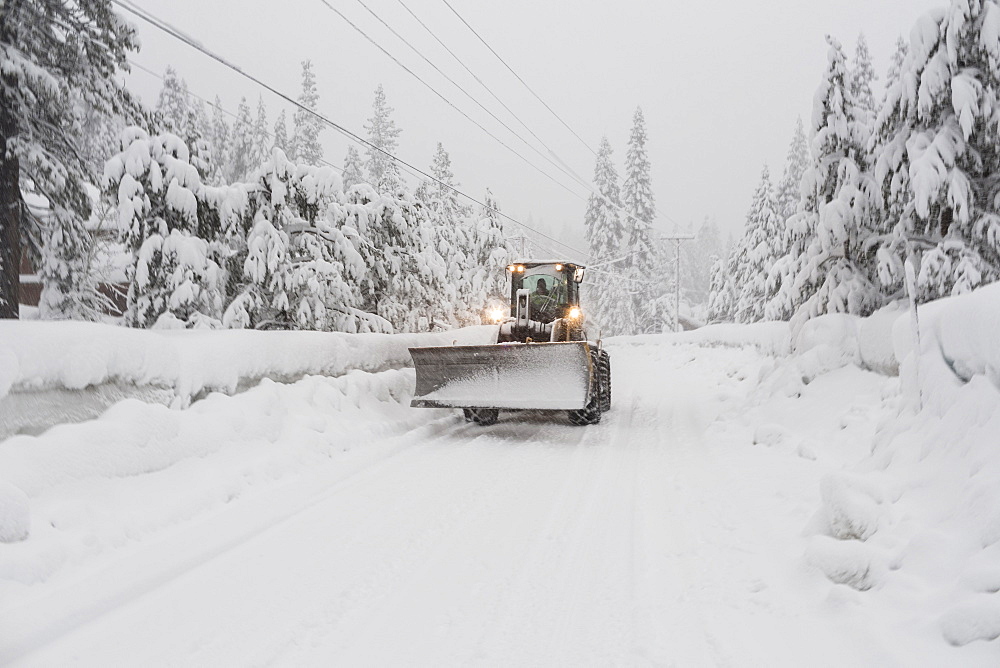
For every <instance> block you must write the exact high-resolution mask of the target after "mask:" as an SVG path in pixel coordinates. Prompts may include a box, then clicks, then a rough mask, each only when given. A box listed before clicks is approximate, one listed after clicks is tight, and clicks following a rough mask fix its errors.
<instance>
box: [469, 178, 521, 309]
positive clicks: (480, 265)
mask: <svg viewBox="0 0 1000 668" xmlns="http://www.w3.org/2000/svg"><path fill="white" fill-rule="evenodd" d="M483 204H484V206H483V208H482V211H481V212H480V215H479V224H478V227H477V230H476V256H475V263H474V266H475V267H476V270H477V274H478V276H479V280H477V281H476V283H477V285H478V286H479V296H478V299H477V300H476V303H477V304H481V305H482V306H483V307H485V308H486V309H489V308H491V307H500V308H501V309H503V310H504V312H506V307H507V306H508V301H509V296H510V295H509V292H508V288H507V265H508V264H510V262H511V260H513V256H512V253H511V252H510V249H508V248H507V240H506V238H505V237H504V234H503V220H502V219H501V218H500V203H499V202H498V201H497V199H496V197H494V196H493V192H492V191H490V189H489V188H487V189H486V194H485V196H484V197H483Z"/></svg>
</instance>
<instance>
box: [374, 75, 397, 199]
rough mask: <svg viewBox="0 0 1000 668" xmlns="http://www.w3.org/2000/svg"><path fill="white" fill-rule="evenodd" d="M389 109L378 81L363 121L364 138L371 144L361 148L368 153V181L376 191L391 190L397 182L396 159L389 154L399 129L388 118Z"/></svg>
mask: <svg viewBox="0 0 1000 668" xmlns="http://www.w3.org/2000/svg"><path fill="white" fill-rule="evenodd" d="M392 111H393V109H392V107H390V106H389V104H388V103H387V102H386V100H385V91H383V90H382V84H379V86H378V88H376V89H375V102H374V103H373V104H372V116H371V118H369V119H368V122H367V123H365V130H366V131H367V132H368V141H369V142H370V143H371V144H372V145H373V146H374V147H375V148H372V147H371V146H369V147H366V148H365V153H366V154H367V156H368V161H367V162H366V163H365V167H366V168H367V170H368V182H369V183H371V184H372V187H374V188H375V190H377V191H378V192H380V193H393V192H395V191H396V190H397V189H398V188H399V186H400V184H401V181H400V177H399V168H398V167H397V165H396V161H395V160H393V159H392V158H390V157H389V155H395V154H396V149H397V148H398V141H397V140H398V138H399V132H400V130H399V128H397V127H396V122H395V121H394V120H392V118H391V114H392ZM378 149H381V150H378ZM386 154H389V155H386Z"/></svg>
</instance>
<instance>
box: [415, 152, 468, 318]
mask: <svg viewBox="0 0 1000 668" xmlns="http://www.w3.org/2000/svg"><path fill="white" fill-rule="evenodd" d="M430 173H431V176H433V177H434V179H435V180H434V181H429V182H428V183H427V187H426V194H423V195H422V197H425V198H426V207H427V212H428V213H427V219H428V222H429V223H430V225H431V227H432V229H433V235H434V236H433V238H434V248H435V250H436V251H437V253H438V255H440V256H441V258H442V259H443V260H444V264H445V273H444V276H443V281H442V282H441V283H440V284H438V285H431V286H428V287H430V289H431V291H432V294H436V295H438V296H439V299H440V307H439V310H438V311H437V312H436V313H435V314H434V315H435V317H441V318H443V319H444V321H445V322H446V323H447V324H449V325H469V324H472V323H476V324H478V322H479V314H480V311H481V310H482V307H483V304H482V303H475V304H473V302H474V301H477V300H478V295H479V292H480V287H481V286H479V285H477V284H476V277H477V275H478V271H477V269H478V268H477V267H476V266H475V261H476V257H475V248H474V244H475V228H474V227H473V226H472V225H471V224H470V222H469V221H468V217H469V211H468V210H467V207H465V206H463V205H462V203H461V202H459V200H458V192H457V188H458V186H459V184H458V182H457V181H456V180H455V174H454V172H452V170H451V157H450V156H449V155H448V152H447V151H446V150H445V149H444V146H443V145H442V144H441V143H440V142H438V145H437V149H436V150H435V152H434V158H433V160H432V161H431V168H430Z"/></svg>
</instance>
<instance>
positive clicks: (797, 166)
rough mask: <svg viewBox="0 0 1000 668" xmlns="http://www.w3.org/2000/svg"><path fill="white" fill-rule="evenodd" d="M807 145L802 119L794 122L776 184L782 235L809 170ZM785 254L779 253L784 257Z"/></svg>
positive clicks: (796, 205) (799, 197) (796, 203)
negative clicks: (781, 170) (804, 175)
mask: <svg viewBox="0 0 1000 668" xmlns="http://www.w3.org/2000/svg"><path fill="white" fill-rule="evenodd" d="M809 160H810V159H809V143H808V142H807V141H806V133H805V129H804V128H803V126H802V119H801V118H798V119H796V122H795V134H794V135H792V141H791V143H790V144H789V145H788V157H787V158H786V159H785V171H784V172H783V173H782V175H781V181H780V182H779V183H778V188H777V192H776V193H775V200H776V203H777V206H778V219H779V220H780V221H781V229H782V234H784V229H785V226H786V224H787V221H788V219H789V218H791V217H792V215H794V214H795V212H796V209H798V206H799V200H800V199H801V198H802V195H801V191H800V188H801V184H802V175H803V174H805V172H806V169H808V168H809ZM784 254H785V253H781V255H784Z"/></svg>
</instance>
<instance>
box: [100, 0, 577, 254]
mask: <svg viewBox="0 0 1000 668" xmlns="http://www.w3.org/2000/svg"><path fill="white" fill-rule="evenodd" d="M111 2H112V3H114V4H115V5H117V6H118V7H120V8H121V9H124V10H125V11H127V12H129V13H130V14H133V15H134V16H136V17H138V18H139V19H141V20H143V21H145V22H146V23H149V24H150V25H151V26H153V27H154V28H156V29H158V30H160V31H162V32H164V33H166V34H167V35H170V36H171V37H173V38H174V39H177V40H178V41H181V42H183V43H184V44H186V45H188V46H189V47H191V48H192V49H194V50H196V51H198V52H200V53H202V54H203V55H205V56H207V57H209V58H211V59H212V60H214V61H215V62H217V63H219V64H220V65H222V66H223V67H225V68H227V69H229V70H232V71H233V72H235V73H237V74H239V75H240V76H242V77H244V78H245V79H247V80H249V81H251V82H253V83H255V84H256V85H258V86H260V87H261V88H263V89H264V90H267V91H268V92H270V93H272V94H273V95H276V96H277V97H279V98H281V99H282V100H285V101H286V102H288V103H289V104H292V105H294V106H295V107H297V108H299V109H301V110H302V111H304V112H306V113H308V114H310V115H311V116H313V117H314V118H316V119H318V120H319V121H320V122H322V123H325V124H327V125H329V126H330V127H332V128H333V129H335V130H337V131H338V132H340V133H341V134H343V135H344V136H345V137H347V138H348V139H350V140H352V141H354V142H356V143H358V144H360V145H362V146H366V147H368V148H371V149H372V150H374V151H378V152H379V153H381V154H383V155H385V156H386V157H387V158H389V159H390V160H393V161H395V162H397V163H399V164H400V165H403V166H404V167H407V168H409V170H411V173H414V174H415V175H416V174H419V175H420V176H422V177H424V178H426V179H428V180H430V181H433V182H434V183H437V184H439V185H441V186H443V187H444V188H447V189H448V190H451V191H452V192H454V193H455V194H456V195H458V196H460V197H463V198H465V199H466V200H468V201H470V202H473V203H474V204H478V205H479V206H481V207H483V208H484V209H486V210H487V211H493V212H494V213H496V214H497V215H498V216H500V217H502V218H504V219H505V220H509V221H510V222H512V223H514V224H515V225H518V226H520V227H522V228H524V229H526V230H530V231H532V232H534V233H535V234H537V235H539V236H541V237H543V238H545V239H548V240H549V241H552V242H553V243H555V244H557V245H559V246H561V247H563V248H565V249H566V250H568V251H571V252H573V253H577V254H578V255H580V256H582V257H590V254H589V253H584V252H583V251H580V250H578V249H576V248H573V247H572V246H570V245H568V244H566V243H563V242H562V241H559V240H558V239H556V238H554V237H551V236H549V235H547V234H545V233H543V232H541V231H539V230H536V229H535V228H533V227H530V226H528V225H526V224H525V223H522V222H521V221H519V220H517V219H516V218H513V217H511V216H509V215H508V214H506V213H504V212H502V211H500V210H499V209H497V208H496V207H493V206H489V205H488V204H486V203H484V202H481V201H479V200H478V199H476V198H475V197H472V196H471V195H468V194H466V193H464V192H463V191H461V190H459V189H458V188H456V187H455V186H453V185H451V184H448V183H445V182H444V181H441V180H440V179H438V178H436V177H434V176H433V175H431V174H428V173H427V172H425V171H423V170H422V169H420V168H418V167H416V166H414V165H412V164H410V163H409V162H407V161H405V160H403V159H402V158H399V157H397V156H395V155H393V154H392V153H389V152H388V151H386V150H385V149H383V148H381V147H380V146H376V145H375V144H373V143H371V142H370V141H368V140H366V139H364V138H363V137H360V136H359V135H357V134H355V133H353V132H351V131H350V130H348V129H347V128H346V127H344V126H342V125H340V124H338V123H336V122H334V121H332V120H330V119H329V118H327V117H326V116H323V115H322V114H320V113H318V112H317V111H315V110H314V109H310V108H309V107H307V106H305V105H303V104H302V103H301V102H298V101H297V100H294V99H292V98H291V97H289V96H288V95H286V94H285V93H282V92H281V91H279V90H277V89H276V88H274V87H273V86H271V85H269V84H267V83H265V82H263V81H261V80H260V79H258V78H257V77H255V76H253V75H252V74H249V73H248V72H245V71H244V70H243V69H241V68H240V67H238V66H237V65H234V64H233V63H231V62H229V61H228V60H226V59H225V58H223V57H222V56H220V55H219V54H217V53H215V52H214V51H212V50H210V49H208V48H207V47H205V46H204V45H202V44H201V43H200V42H198V41H197V40H195V39H194V38H192V37H190V36H189V35H187V34H185V33H183V32H182V31H180V30H178V29H177V28H175V27H173V26H171V25H170V24H168V23H166V22H164V21H162V20H161V19H158V18H156V17H155V16H153V15H152V14H150V13H149V12H147V11H146V10H144V9H142V8H141V7H138V6H136V5H134V4H133V3H131V2H130V1H129V0H111Z"/></svg>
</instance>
